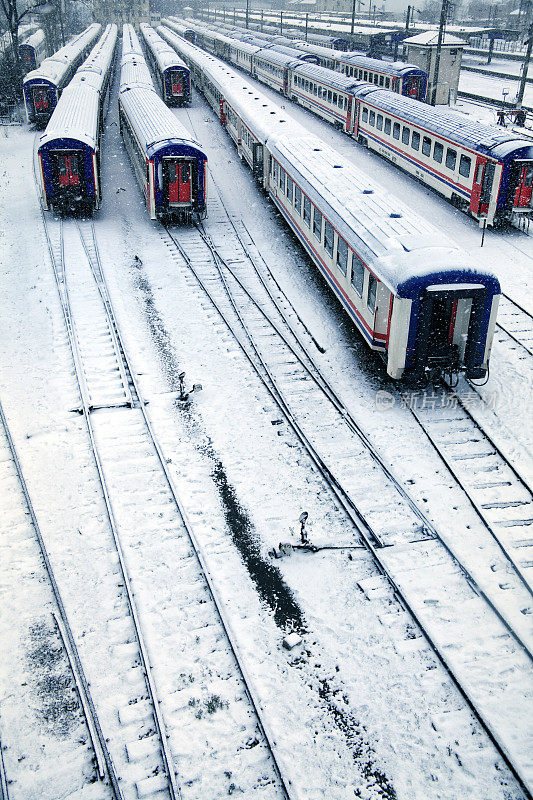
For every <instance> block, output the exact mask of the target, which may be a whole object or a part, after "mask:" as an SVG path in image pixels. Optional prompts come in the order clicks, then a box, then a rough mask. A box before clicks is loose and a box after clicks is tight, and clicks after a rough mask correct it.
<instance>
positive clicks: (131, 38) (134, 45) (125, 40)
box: [122, 23, 144, 56]
mask: <svg viewBox="0 0 533 800" xmlns="http://www.w3.org/2000/svg"><path fill="white" fill-rule="evenodd" d="M122 53H123V55H126V53H137V54H138V55H140V56H144V53H143V49H142V47H141V43H140V41H139V37H138V36H137V34H136V33H135V28H134V27H133V25H130V24H129V23H127V24H126V25H123V26H122Z"/></svg>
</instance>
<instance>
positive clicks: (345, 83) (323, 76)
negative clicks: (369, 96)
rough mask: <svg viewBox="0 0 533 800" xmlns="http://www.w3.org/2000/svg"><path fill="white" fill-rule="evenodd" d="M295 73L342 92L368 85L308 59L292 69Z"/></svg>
mask: <svg viewBox="0 0 533 800" xmlns="http://www.w3.org/2000/svg"><path fill="white" fill-rule="evenodd" d="M293 72H294V73H295V74H296V75H305V76H306V77H307V78H310V79H311V80H316V81H320V83H324V84H327V85H328V86H331V87H333V88H334V89H340V90H341V91H343V92H348V91H349V90H350V89H354V87H358V86H362V85H364V86H368V84H367V83H364V82H363V81H358V80H356V79H354V78H350V77H349V76H348V75H345V74H344V73H343V72H336V71H335V70H332V69H328V68H327V67H322V66H320V64H310V63H309V62H308V61H303V62H302V63H301V64H298V66H297V67H295V68H294V69H293Z"/></svg>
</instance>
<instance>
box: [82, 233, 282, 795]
mask: <svg viewBox="0 0 533 800" xmlns="http://www.w3.org/2000/svg"><path fill="white" fill-rule="evenodd" d="M93 232H94V227H93ZM94 251H95V254H96V259H97V263H98V268H99V271H100V275H101V281H97V280H96V276H94V277H95V282H96V286H97V289H98V292H99V293H100V295H101V297H102V301H103V302H104V307H105V309H106V313H108V314H109V316H108V319H109V322H110V324H112V325H113V326H115V328H116V332H117V338H118V341H119V342H120V345H121V354H122V357H123V359H124V363H125V366H126V368H127V370H128V372H129V374H130V376H131V380H132V384H133V386H134V389H135V392H136V394H137V397H138V398H139V410H140V411H141V414H142V417H143V420H144V422H145V425H146V429H147V431H148V434H149V437H150V440H151V442H152V444H153V447H154V450H155V452H156V454H157V458H158V460H159V463H160V465H161V468H162V470H163V474H164V475H165V479H166V482H167V485H168V487H169V490H170V493H171V495H172V498H173V500H174V503H175V505H176V508H177V510H178V513H179V514H180V517H181V519H182V522H183V526H184V529H185V531H186V533H187V536H188V538H189V541H190V543H191V545H192V548H193V551H194V553H195V556H196V558H197V561H198V564H199V565H200V568H201V570H202V572H203V574H204V576H205V579H206V583H207V586H208V589H209V592H210V595H211V598H212V600H213V603H214V607H215V609H216V612H217V614H218V617H219V620H220V623H221V625H222V628H223V630H224V632H225V634H226V636H227V640H228V644H229V646H230V649H231V651H232V654H233V657H234V659H235V664H236V666H237V669H238V671H239V672H240V675H241V678H242V681H243V685H244V687H245V690H246V693H247V695H248V698H249V700H250V703H251V705H252V707H253V708H254V711H255V714H256V717H257V722H258V726H259V729H260V731H261V733H262V734H263V736H264V739H265V742H266V743H267V745H268V748H269V750H270V753H271V755H272V760H273V763H274V767H275V770H276V773H277V776H278V779H279V781H280V784H281V786H282V789H283V792H284V794H285V797H286V798H287V800H293V798H294V800H296V798H295V795H294V794H293V791H292V781H291V780H290V779H287V780H285V778H284V776H283V771H282V769H281V767H280V762H281V756H280V755H279V753H278V747H277V743H276V739H275V735H274V734H273V732H272V730H271V728H270V725H269V724H268V722H267V721H266V719H265V716H266V712H265V709H264V707H263V704H262V703H261V700H260V696H259V693H258V692H257V690H256V689H255V686H254V683H253V680H252V678H251V677H250V674H249V672H248V670H247V669H246V666H245V664H244V662H243V660H242V658H241V656H240V654H239V647H238V644H237V637H236V635H235V633H234V631H233V628H232V625H231V623H230V621H229V618H228V616H227V614H226V612H225V611H224V603H223V601H222V599H221V598H220V595H219V593H218V590H217V589H216V586H215V582H214V580H213V577H212V575H211V572H210V570H209V567H208V564H207V561H206V559H205V556H204V554H203V550H202V547H201V545H200V542H199V540H198V538H197V536H196V533H195V532H194V528H193V526H192V525H191V523H190V521H189V519H188V515H187V512H186V509H185V506H184V504H183V502H182V500H181V497H180V495H179V492H178V489H177V487H176V485H175V482H174V479H173V478H172V475H171V474H170V470H169V468H168V463H167V459H166V458H165V455H164V453H163V450H162V447H161V445H160V444H159V440H158V439H157V436H156V434H155V431H154V429H153V426H152V422H151V420H150V417H149V416H148V413H147V411H146V406H147V403H146V401H145V400H144V398H143V395H142V392H141V389H140V386H139V383H138V381H137V377H136V375H135V372H134V370H133V369H132V366H131V363H130V360H129V357H128V354H127V351H126V348H125V346H124V345H123V343H122V338H121V336H120V329H119V326H118V323H117V320H116V317H115V312H114V309H113V303H112V301H111V297H110V295H109V291H108V289H107V283H106V280H105V275H104V272H103V269H102V267H101V261H100V255H99V250H98V246H97V242H96V238H95V239H94ZM93 275H94V273H93ZM104 298H105V300H104ZM277 753H278V754H277ZM284 771H285V772H286V771H287V767H285V768H284Z"/></svg>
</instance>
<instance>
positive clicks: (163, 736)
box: [43, 214, 181, 800]
mask: <svg viewBox="0 0 533 800" xmlns="http://www.w3.org/2000/svg"><path fill="white" fill-rule="evenodd" d="M43 222H44V225H45V229H46V227H47V225H46V220H45V218H44V214H43ZM47 236H48V234H47ZM48 238H49V237H48ZM50 257H51V261H52V268H53V271H54V276H55V278H56V285H57V289H58V294H59V299H60V303H61V308H62V310H63V315H64V319H65V323H66V326H67V332H68V338H69V344H70V349H71V353H72V357H73V361H74V366H75V372H76V380H77V383H78V388H79V392H80V399H81V403H82V411H83V415H84V418H85V424H86V426H87V432H88V436H89V440H90V443H91V450H92V454H93V459H94V463H95V466H96V470H97V473H98V479H99V482H100V486H101V489H102V494H103V497H104V503H105V507H106V515H107V519H108V522H109V525H110V530H111V533H112V536H113V541H114V544H115V548H116V551H117V555H118V559H119V565H120V570H121V575H122V578H123V580H124V588H125V590H126V598H127V603H128V607H129V609H130V613H131V616H132V620H133V627H134V631H135V638H136V640H137V646H138V648H139V655H140V658H141V662H142V666H143V672H144V676H145V682H146V687H147V689H148V693H149V695H150V701H151V704H152V707H153V713H154V722H155V725H156V728H157V732H158V737H159V740H160V746H161V756H162V760H163V764H164V767H165V772H166V775H167V780H168V784H169V786H168V789H169V794H170V797H171V800H181V792H180V789H179V787H178V785H177V783H176V773H175V768H174V764H173V759H172V756H171V753H170V748H169V745H168V736H167V733H166V727H165V724H164V722H163V718H162V712H161V708H160V702H159V699H158V697H157V692H156V688H155V683H154V679H153V676H152V671H151V666H150V660H149V656H148V652H147V648H146V645H145V642H144V637H143V634H142V631H141V625H140V618H139V613H138V611H137V606H136V603H135V600H134V593H133V588H132V585H131V581H130V578H129V574H128V570H127V566H126V560H125V557H124V552H123V550H122V544H121V541H120V535H119V531H118V526H117V523H116V519H115V514H114V511H113V505H112V503H111V497H110V495H109V490H108V487H107V481H106V478H105V473H104V469H103V465H102V462H101V459H100V455H99V451H98V446H97V444H96V437H95V434H94V429H93V426H92V422H91V413H90V406H89V402H88V395H87V387H86V383H85V377H84V373H83V367H82V360H81V355H80V352H79V348H78V343H77V339H76V335H75V327H74V323H73V320H72V314H71V310H70V299H69V294H68V287H67V283H66V276H64V277H63V280H62V281H61V280H60V279H59V270H58V268H57V264H56V261H55V256H54V253H53V249H52V248H50ZM63 273H64V270H63ZM117 355H119V354H118V353H117Z"/></svg>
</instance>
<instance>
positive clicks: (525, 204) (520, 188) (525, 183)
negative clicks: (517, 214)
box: [513, 161, 533, 211]
mask: <svg viewBox="0 0 533 800" xmlns="http://www.w3.org/2000/svg"><path fill="white" fill-rule="evenodd" d="M518 168H519V170H520V171H519V174H518V181H517V184H516V191H515V193H514V200H513V210H515V211H516V210H520V209H527V208H531V205H532V204H531V196H532V191H533V163H532V162H531V161H520V162H518Z"/></svg>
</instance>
